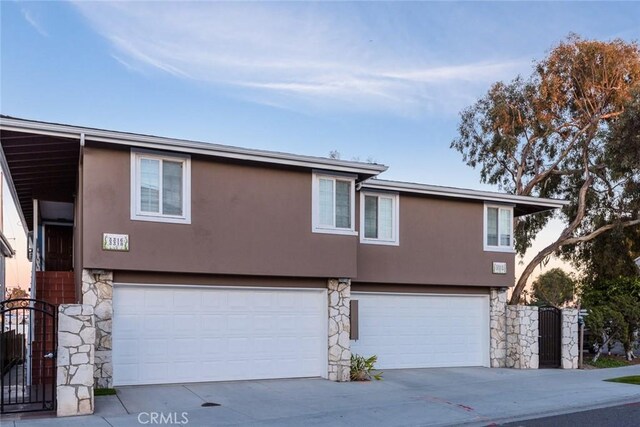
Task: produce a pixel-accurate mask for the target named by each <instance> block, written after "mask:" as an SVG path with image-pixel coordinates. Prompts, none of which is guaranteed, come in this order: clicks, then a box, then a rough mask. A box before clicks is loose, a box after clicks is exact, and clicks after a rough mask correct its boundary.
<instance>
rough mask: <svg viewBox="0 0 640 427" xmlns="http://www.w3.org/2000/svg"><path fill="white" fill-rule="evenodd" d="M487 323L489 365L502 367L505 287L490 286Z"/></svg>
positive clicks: (504, 333) (504, 350)
mask: <svg viewBox="0 0 640 427" xmlns="http://www.w3.org/2000/svg"><path fill="white" fill-rule="evenodd" d="M489 323H490V339H491V343H490V354H489V359H490V363H491V367H492V368H504V367H505V366H506V363H507V290H506V289H505V288H491V291H490V307H489Z"/></svg>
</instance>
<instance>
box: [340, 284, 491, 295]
mask: <svg viewBox="0 0 640 427" xmlns="http://www.w3.org/2000/svg"><path fill="white" fill-rule="evenodd" d="M489 289H490V288H489V287H482V286H447V285H390V284H388V283H353V282H351V292H389V293H405V294H410V293H416V294H460V295H489Z"/></svg>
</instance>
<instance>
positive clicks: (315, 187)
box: [311, 171, 358, 236]
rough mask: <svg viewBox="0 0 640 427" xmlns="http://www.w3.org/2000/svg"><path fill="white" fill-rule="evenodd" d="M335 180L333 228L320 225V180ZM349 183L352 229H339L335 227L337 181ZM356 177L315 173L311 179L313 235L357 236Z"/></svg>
mask: <svg viewBox="0 0 640 427" xmlns="http://www.w3.org/2000/svg"><path fill="white" fill-rule="evenodd" d="M321 178H322V179H331V180H333V197H334V215H333V223H334V225H333V226H332V227H329V226H326V225H320V179H321ZM336 180H338V181H349V183H350V184H351V185H350V213H349V214H350V215H351V227H350V228H338V227H336V226H335V221H336V219H335V194H336V185H335V181H336ZM355 201H356V177H355V176H354V175H350V174H339V173H327V172H315V171H314V172H313V173H312V179H311V231H312V232H313V233H326V234H343V235H348V236H357V235H358V232H357V231H356V228H355V227H356V224H355V222H356V221H355V219H356V218H355V217H356V215H355V214H356V206H355V204H356V203H355Z"/></svg>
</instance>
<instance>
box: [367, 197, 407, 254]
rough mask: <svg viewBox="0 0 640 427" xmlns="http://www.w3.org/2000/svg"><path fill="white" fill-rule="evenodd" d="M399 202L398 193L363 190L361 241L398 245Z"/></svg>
mask: <svg viewBox="0 0 640 427" xmlns="http://www.w3.org/2000/svg"><path fill="white" fill-rule="evenodd" d="M398 204H399V196H398V195H397V194H384V193H369V192H365V191H363V192H361V193H360V232H361V233H360V242H362V243H373V244H380V245H397V244H398V228H399V227H398V220H399V219H398V213H399V205H398Z"/></svg>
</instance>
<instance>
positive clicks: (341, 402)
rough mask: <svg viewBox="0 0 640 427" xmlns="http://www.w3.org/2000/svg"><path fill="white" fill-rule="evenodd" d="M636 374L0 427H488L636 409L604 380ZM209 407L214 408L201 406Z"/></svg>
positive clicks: (140, 410)
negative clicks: (160, 423)
mask: <svg viewBox="0 0 640 427" xmlns="http://www.w3.org/2000/svg"><path fill="white" fill-rule="evenodd" d="M638 374H640V366H633V367H625V368H617V369H601V370H589V371H578V370H576V371H570V370H559V369H557V370H556V369H550V370H515V369H488V368H446V369H443V368H438V369H402V370H390V371H387V372H385V373H384V380H383V381H377V382H365V383H334V382H330V381H326V380H322V379H297V380H295V379H294V380H267V381H236V382H218V383H199V384H189V385H161V386H136V387H118V396H104V397H98V398H96V414H95V415H93V416H89V417H76V418H65V419H55V418H52V419H39V420H17V421H13V423H15V425H14V424H12V421H8V420H5V421H3V423H2V427H23V426H34V427H36V426H40V427H42V426H50V427H58V426H59V427H74V426H87V427H92V426H100V427H110V426H111V427H124V426H140V425H142V424H147V425H151V418H150V417H151V416H153V415H152V414H154V413H155V414H157V415H156V417H160V415H162V416H164V417H165V420H166V419H167V417H170V418H171V420H172V421H174V423H175V421H183V418H182V416H183V413H184V416H185V417H186V419H187V420H188V423H187V425H191V426H218V425H241V426H255V425H259V426H300V425H305V426H308V425H322V426H324V425H331V426H362V425H366V426H368V427H370V426H427V425H435V426H443V425H463V424H469V425H477V426H485V425H488V424H500V423H507V422H512V421H517V420H522V419H530V418H538V417H541V416H548V415H552V416H553V415H560V414H566V413H568V412H575V411H581V410H588V409H593V408H597V407H602V406H615V405H620V404H622V403H631V402H637V401H639V400H640V387H638V386H636V385H629V384H619V383H611V382H605V381H602V380H603V379H607V378H613V377H619V376H624V375H638ZM206 402H210V403H217V404H220V406H213V407H203V406H202V405H203V404H204V403H206ZM157 419H159V418H157ZM175 424H176V425H177V423H175ZM165 425H166V423H165Z"/></svg>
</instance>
